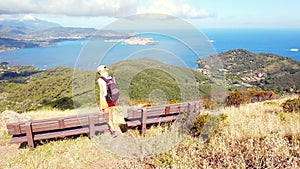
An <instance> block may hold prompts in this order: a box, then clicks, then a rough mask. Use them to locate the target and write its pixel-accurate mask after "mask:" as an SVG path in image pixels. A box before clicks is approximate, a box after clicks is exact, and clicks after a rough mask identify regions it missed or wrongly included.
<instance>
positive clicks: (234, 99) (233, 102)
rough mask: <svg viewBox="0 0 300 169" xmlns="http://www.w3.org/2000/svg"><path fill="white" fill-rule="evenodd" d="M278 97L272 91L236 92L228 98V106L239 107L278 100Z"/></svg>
mask: <svg viewBox="0 0 300 169" xmlns="http://www.w3.org/2000/svg"><path fill="white" fill-rule="evenodd" d="M277 98H278V95H276V94H275V93H274V92H271V91H256V90H248V91H243V92H241V91H236V92H233V93H230V94H229V95H228V96H227V100H226V105H227V106H236V107H239V106H240V105H241V104H247V103H254V102H261V101H265V100H272V99H277Z"/></svg>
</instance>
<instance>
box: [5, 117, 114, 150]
mask: <svg viewBox="0 0 300 169" xmlns="http://www.w3.org/2000/svg"><path fill="white" fill-rule="evenodd" d="M107 122H108V113H101V114H100V113H92V114H84V115H75V116H67V117H60V118H52V119H45V120H32V121H28V122H21V123H8V124H7V130H8V134H10V135H13V138H12V139H11V141H10V143H23V142H27V143H28V145H29V147H30V148H34V141H37V140H46V139H52V138H63V137H66V136H73V135H80V134H89V136H90V137H93V136H95V133H96V132H101V131H107V130H108V129H109V127H108V124H107Z"/></svg>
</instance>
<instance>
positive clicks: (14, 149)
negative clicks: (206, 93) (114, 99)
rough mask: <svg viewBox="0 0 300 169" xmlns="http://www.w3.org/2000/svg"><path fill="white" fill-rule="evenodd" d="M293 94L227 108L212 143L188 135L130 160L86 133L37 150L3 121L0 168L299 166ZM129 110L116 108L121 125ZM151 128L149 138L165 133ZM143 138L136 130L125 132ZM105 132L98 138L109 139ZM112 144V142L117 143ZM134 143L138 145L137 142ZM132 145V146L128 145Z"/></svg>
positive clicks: (299, 125) (36, 115) (299, 118)
mask: <svg viewBox="0 0 300 169" xmlns="http://www.w3.org/2000/svg"><path fill="white" fill-rule="evenodd" d="M286 99H288V98H283V99H279V100H275V101H266V102H264V103H252V104H247V105H241V106H240V107H239V108H234V107H230V108H224V109H223V110H222V111H221V112H222V113H226V114H227V115H228V118H227V120H226V121H224V122H223V123H222V124H221V126H222V127H221V128H220V129H219V130H220V131H219V133H218V134H217V135H215V136H213V137H211V138H210V140H209V141H207V142H202V141H200V140H201V139H199V138H197V137H191V136H186V137H185V138H184V140H183V141H182V142H181V143H180V144H179V145H177V146H176V147H174V148H172V149H170V150H168V151H166V152H163V153H160V154H157V155H154V156H151V157H145V158H138V159H137V158H125V157H120V156H117V155H115V154H112V153H110V152H109V151H106V150H105V149H103V148H102V147H100V146H98V145H97V144H95V143H94V142H93V141H91V140H89V139H88V138H87V137H79V138H75V139H64V140H58V141H53V142H50V143H45V144H44V145H41V146H37V148H36V149H35V150H34V151H31V150H28V149H18V146H17V145H10V144H8V140H9V136H8V135H7V134H6V133H5V124H4V123H3V122H1V123H0V155H1V158H0V166H3V168H299V167H300V114H287V113H283V112H282V109H281V107H280V104H281V103H282V102H283V101H285V100H286ZM125 110H126V108H123V107H117V112H119V115H118V116H116V121H117V122H118V123H123V119H122V117H123V115H124V114H123V113H124V112H125ZM72 113H74V112H72V111H66V112H57V111H56V112H55V111H54V112H53V111H43V112H29V113H28V114H30V115H31V116H32V117H33V119H41V118H48V117H57V116H65V115H71V114H72ZM165 130H166V128H165V127H159V126H158V127H152V128H151V129H149V132H148V130H147V132H148V133H147V134H148V135H147V136H146V138H148V137H154V136H156V135H157V133H163V132H165ZM123 135H125V136H130V137H138V138H140V136H138V135H139V134H138V132H137V131H136V130H129V131H127V133H123ZM105 137H106V136H105V135H103V136H100V137H99V138H102V139H103V138H105ZM112 146H113V145H112ZM133 146H134V144H133ZM129 148H130V147H129Z"/></svg>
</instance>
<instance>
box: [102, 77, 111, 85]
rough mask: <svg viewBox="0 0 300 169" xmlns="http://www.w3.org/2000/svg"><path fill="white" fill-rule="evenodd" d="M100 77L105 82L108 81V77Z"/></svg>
mask: <svg viewBox="0 0 300 169" xmlns="http://www.w3.org/2000/svg"><path fill="white" fill-rule="evenodd" d="M100 78H101V79H103V80H104V81H105V83H106V84H107V83H108V82H109V79H106V78H105V77H103V76H101V77H100Z"/></svg>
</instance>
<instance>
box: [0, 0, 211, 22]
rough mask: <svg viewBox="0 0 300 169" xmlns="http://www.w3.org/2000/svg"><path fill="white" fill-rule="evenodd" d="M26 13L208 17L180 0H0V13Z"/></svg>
mask: <svg viewBox="0 0 300 169" xmlns="http://www.w3.org/2000/svg"><path fill="white" fill-rule="evenodd" d="M194 2H196V1H194ZM27 13H31V14H53V15H67V16H108V17H126V16H130V15H134V14H145V13H158V14H167V15H171V16H176V17H182V18H206V17H210V14H209V13H208V12H207V11H205V10H203V9H199V8H196V7H194V6H193V5H192V4H189V3H187V2H185V1H183V0H155V1H151V0H143V1H139V0H126V1H125V0H1V3H0V14H27Z"/></svg>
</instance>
